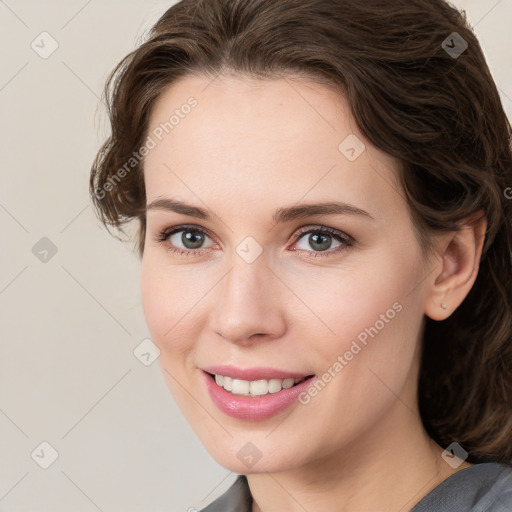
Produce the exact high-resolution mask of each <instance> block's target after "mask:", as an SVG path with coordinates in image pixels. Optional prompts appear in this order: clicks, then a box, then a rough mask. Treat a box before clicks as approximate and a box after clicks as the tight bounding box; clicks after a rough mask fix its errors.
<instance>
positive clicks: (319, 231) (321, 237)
mask: <svg viewBox="0 0 512 512" xmlns="http://www.w3.org/2000/svg"><path fill="white" fill-rule="evenodd" d="M298 235H299V236H297V240H298V242H295V244H294V246H295V247H296V249H294V250H300V251H305V252H306V253H313V254H310V256H309V257H314V258H316V257H319V256H320V257H322V256H324V255H325V256H330V255H332V254H335V253H339V252H341V251H344V250H346V249H347V248H349V247H351V246H352V245H353V244H354V239H353V238H352V237H350V236H349V235H347V234H345V233H343V232H341V231H338V230H336V229H332V228H327V227H324V226H322V227H316V228H312V229H311V228H309V229H308V228H304V229H303V230H301V231H300V232H299V233H298ZM306 235H308V236H306ZM333 242H334V243H337V244H338V245H336V246H335V247H334V249H333ZM299 244H302V246H300V245H299ZM311 248H312V249H313V251H311V250H310V249H311ZM331 249H333V250H331ZM322 253H325V254H322Z"/></svg>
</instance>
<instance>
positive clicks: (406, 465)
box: [247, 399, 470, 512]
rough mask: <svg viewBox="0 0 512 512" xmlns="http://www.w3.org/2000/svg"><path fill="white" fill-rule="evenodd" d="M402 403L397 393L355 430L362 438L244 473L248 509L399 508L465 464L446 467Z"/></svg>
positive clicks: (341, 511) (391, 511)
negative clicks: (297, 463)
mask: <svg viewBox="0 0 512 512" xmlns="http://www.w3.org/2000/svg"><path fill="white" fill-rule="evenodd" d="M405 403H406V402H405ZM405 403H404V402H403V401H402V400H400V399H398V400H397V401H396V403H395V405H394V406H393V408H392V410H391V411H389V414H387V417H386V418H384V419H382V420H380V421H379V422H378V425H376V426H375V427H374V428H373V429H372V430H371V431H368V432H366V433H365V434H364V435H360V436H359V438H361V439H362V441H361V440H360V439H358V440H357V441H355V442H353V443H352V445H350V446H344V447H343V449H340V450H339V451H337V452H335V453H331V454H329V455H328V456H327V457H324V458H322V459H319V460H315V461H312V462H310V463H308V464H307V465H305V466H303V467H299V468H293V469H291V470H287V471H282V472H277V473H259V474H250V475H247V480H248V483H249V488H250V491H251V495H252V497H253V508H252V512H271V511H274V510H283V511H286V512H296V511H297V512H303V511H304V510H322V511H325V512H330V511H332V512H349V511H350V512H360V511H361V512H363V511H368V510H379V511H381V512H399V511H400V512H405V511H407V510H410V509H411V508H412V507H414V505H416V504H417V503H418V502H419V501H420V500H421V499H422V498H423V497H424V496H426V495H427V494H428V493H429V492H430V491H431V490H433V489H434V488H435V487H436V486H437V485H439V484H440V483H441V482H442V481H443V480H445V479H446V478H448V477H449V476H451V475H452V474H454V473H455V472H456V471H459V470H461V469H464V468H466V467H468V466H470V464H468V463H463V464H462V465H461V466H459V468H457V469H455V470H454V469H452V468H451V467H450V466H449V465H448V464H447V463H446V462H445V461H444V460H443V459H442V458H441V453H442V451H443V448H441V447H440V446H439V445H437V444H436V443H434V442H433V441H432V439H430V438H429V436H428V435H427V433H426V432H425V430H424V428H423V425H422V422H421V419H420V416H419V413H418V411H417V408H416V407H415V406H414V405H413V407H412V408H409V407H408V406H406V405H405ZM409 403H411V402H409ZM412 403H413V404H414V400H413V401H412ZM397 426H398V427H397Z"/></svg>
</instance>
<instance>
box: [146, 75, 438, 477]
mask: <svg viewBox="0 0 512 512" xmlns="http://www.w3.org/2000/svg"><path fill="white" fill-rule="evenodd" d="M191 97H193V99H191ZM187 105H188V106H187ZM172 116H174V117H172ZM170 119H171V120H170ZM165 123H167V124H165ZM382 129H383V130H385V129H386V127H385V126H383V127H382ZM148 134H149V136H150V137H151V138H152V141H153V142H152V143H151V144H148V147H149V146H154V147H152V148H151V149H150V150H149V153H148V154H147V156H146V160H145V169H144V172H145V185H146V195H147V204H148V211H147V236H146V240H145V250H144V256H143V262H142V282H141V285H142V296H143V304H144V311H145V315H146V319H147V323H148V326H149V330H150V332H151V335H152V338H153V341H154V343H155V344H156V345H157V346H158V347H159V349H160V351H161V354H160V358H159V361H160V364H161V367H162V370H163V375H164V377H165V379H166V382H167V384H168V386H169V389H170V391H171V392H172V394H173V396H174V398H175V400H176V402H177V404H178V406H179V407H180V409H181V410H182V412H183V414H184V415H185V417H186V419H187V420H188V422H189V423H190V424H191V426H192V428H193V429H194V431H195V432H196V434H197V435H198V437H199V438H200V440H201V442H202V443H203V444H204V445H205V447H206V448H207V449H208V451H209V452H210V453H211V454H212V456H213V457H214V458H215V459H216V460H217V461H218V462H219V463H220V464H221V465H223V466H225V467H227V468H229V469H231V470H232V471H235V472H239V473H258V472H263V471H265V472H267V471H282V470H286V469H290V468H298V467H301V466H303V465H305V464H314V463H318V462H319V461H320V460H321V459H322V458H324V457H326V456H327V455H332V454H335V453H341V452H343V453H352V454H353V455H354V456H357V453H360V454H362V453H370V452H371V447H375V446H379V445H380V446H382V442H384V440H385V439H386V438H389V436H391V435H396V434H397V433H400V431H401V429H405V428H406V426H407V425H409V424H410V422H411V421H412V419H413V418H416V416H415V415H413V414H411V410H412V411H413V412H414V411H415V407H416V398H415V397H416V395H415V393H416V376H417V371H418V359H419V358H418V354H419V339H420V337H421V336H420V333H421V327H422V320H423V316H424V310H425V301H426V294H427V291H426V290H427V287H428V286H429V284H430V281H431V280H429V279H430V277H431V276H429V275H428V272H427V270H426V267H425V266H424V262H423V259H422V253H421V250H420V247H419V245H418V242H417V239H416V237H415V232H414V229H413V225H412V221H411V217H410V213H409V211H408V208H407V205H406V202H405V199H404V197H403V194H402V192H401V189H400V188H399V185H398V182H397V178H396V168H397V162H396V161H394V160H393V159H392V158H391V157H389V156H388V155H386V154H384V153H382V152H381V151H380V150H377V149H376V148H375V147H373V146H371V145H370V144H369V142H368V141H367V140H365V139H364V137H363V136H362V135H361V133H360V132H359V131H358V129H357V126H356V123H355V121H354V119H353V117H352V115H351V113H350V111H349V108H348V104H347V102H346V101H345V100H344V98H342V97H341V96H339V95H338V94H336V93H335V92H333V91H331V90H330V89H328V88H325V87H323V86H321V85H318V84H314V83H311V82H306V81H304V80H296V79H293V78H292V77H289V78H287V79H276V80H272V81H255V80H250V79H247V78H242V77H240V76H238V77H235V76H231V77H227V76H221V77H218V78H217V79H216V80H215V81H211V79H207V78H203V77H200V76H188V77H185V78H183V79H181V80H180V81H179V82H177V83H175V84H174V85H173V86H171V87H170V88H169V89H167V90H166V92H165V93H164V94H163V95H162V96H161V97H160V100H159V102H158V104H157V105H156V107H155V109H154V111H153V113H152V116H151V120H150V126H149V132H148ZM153 143H154V144H153ZM363 144H364V146H363ZM306 205H328V206H323V207H321V206H315V207H313V206H310V210H307V209H305V206H306ZM329 205H330V206H329ZM171 228H173V229H175V230H176V232H174V233H171ZM209 374H219V375H223V376H224V377H228V378H227V379H221V378H218V379H217V380H218V381H219V384H218V383H216V382H215V381H214V379H213V377H211V376H210V375H209ZM309 376H314V377H312V378H308V379H306V380H305V381H303V382H302V383H299V384H297V386H294V387H292V388H289V387H288V386H290V385H291V384H292V383H295V381H296V380H298V379H301V378H303V377H309ZM284 379H286V380H284ZM290 379H293V380H290ZM248 381H251V382H248ZM252 381H259V382H254V383H253V382H252ZM262 381H263V382H262ZM220 384H222V386H221V385H220ZM283 386H284V388H283ZM224 387H227V388H228V390H226V389H224ZM229 389H231V391H229ZM247 393H251V395H250V396H246V395H247ZM404 431H405V430H404ZM379 443H380V444H379ZM369 449H370V452H369V451H368V450H369Z"/></svg>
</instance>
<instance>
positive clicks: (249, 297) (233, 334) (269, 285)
mask: <svg viewBox="0 0 512 512" xmlns="http://www.w3.org/2000/svg"><path fill="white" fill-rule="evenodd" d="M237 257H238V256H237ZM216 289H217V290H216V295H215V296H214V300H215V307H214V309H213V311H212V314H211V316H210V325H211V328H212V329H213V331H214V332H215V333H216V334H218V335H220V336H222V337H223V338H224V339H226V340H228V341H230V342H232V343H237V344H250V343H253V342H254V341H256V340H258V339H259V340H261V341H262V340H265V339H266V340H271V339H276V338H279V337H281V336H282V335H283V334H284V332H285V331H286V318H285V311H284V303H283V302H284V301H285V300H286V298H285V297H283V285H282V283H280V281H279V279H277V278H276V276H275V275H274V274H273V272H272V271H271V270H270V269H269V268H268V267H267V266H266V262H265V260H264V258H259V259H258V260H256V261H255V262H253V263H246V262H245V261H243V260H241V259H240V260H239V261H235V262H234V264H233V266H232V268H231V270H230V271H229V272H228V274H227V275H226V276H225V278H224V279H223V280H222V281H221V283H219V286H217V287H216Z"/></svg>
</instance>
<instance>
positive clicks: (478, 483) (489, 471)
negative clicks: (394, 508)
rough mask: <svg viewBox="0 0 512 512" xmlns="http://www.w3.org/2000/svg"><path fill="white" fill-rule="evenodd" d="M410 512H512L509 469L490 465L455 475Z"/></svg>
mask: <svg viewBox="0 0 512 512" xmlns="http://www.w3.org/2000/svg"><path fill="white" fill-rule="evenodd" d="M411 512H512V468H511V467H509V466H505V465H503V464H498V463H494V462H491V463H484V464H476V465H474V466H471V467H469V468H466V469H463V470H461V471H458V472H457V473H455V474H454V475H452V476H451V477H449V478H447V479H446V480H445V481H444V482H442V483H441V484H440V485H438V486H437V487H436V488H435V489H434V490H433V491H431V492H430V493H429V494H427V496H425V497H424V498H423V499H422V500H421V501H420V502H419V503H418V504H417V505H416V506H415V507H414V508H413V509H412V510H411Z"/></svg>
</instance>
